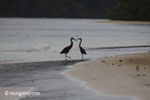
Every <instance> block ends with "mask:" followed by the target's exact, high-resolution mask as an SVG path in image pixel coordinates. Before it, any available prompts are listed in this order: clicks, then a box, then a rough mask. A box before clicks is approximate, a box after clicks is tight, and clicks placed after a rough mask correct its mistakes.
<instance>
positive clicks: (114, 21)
mask: <svg viewBox="0 0 150 100" xmlns="http://www.w3.org/2000/svg"><path fill="white" fill-rule="evenodd" d="M97 23H109V24H150V22H149V21H118V20H108V21H102V22H97Z"/></svg>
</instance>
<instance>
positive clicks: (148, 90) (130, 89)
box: [66, 52, 150, 100]
mask: <svg viewBox="0 0 150 100" xmlns="http://www.w3.org/2000/svg"><path fill="white" fill-rule="evenodd" d="M66 74H67V75H69V76H71V77H74V78H77V79H79V80H81V81H83V82H85V84H86V86H88V87H89V88H91V89H94V90H96V91H98V92H99V93H102V94H104V95H123V96H132V97H135V98H137V100H149V98H150V95H149V94H150V52H147V53H136V54H127V55H121V56H111V57H103V58H99V59H97V60H93V61H87V62H83V63H81V64H77V65H75V66H74V67H73V69H71V70H68V71H66Z"/></svg>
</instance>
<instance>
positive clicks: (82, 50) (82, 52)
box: [77, 38, 87, 60]
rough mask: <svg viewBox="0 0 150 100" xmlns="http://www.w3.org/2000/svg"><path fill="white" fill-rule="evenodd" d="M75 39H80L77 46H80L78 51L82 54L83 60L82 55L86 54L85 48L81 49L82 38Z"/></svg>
mask: <svg viewBox="0 0 150 100" xmlns="http://www.w3.org/2000/svg"><path fill="white" fill-rule="evenodd" d="M77 40H80V43H79V48H80V52H81V54H82V60H83V55H84V54H85V55H87V53H86V51H85V49H83V47H81V43H82V38H78V39H77Z"/></svg>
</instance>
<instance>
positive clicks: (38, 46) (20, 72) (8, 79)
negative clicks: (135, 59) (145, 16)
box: [0, 18, 150, 100]
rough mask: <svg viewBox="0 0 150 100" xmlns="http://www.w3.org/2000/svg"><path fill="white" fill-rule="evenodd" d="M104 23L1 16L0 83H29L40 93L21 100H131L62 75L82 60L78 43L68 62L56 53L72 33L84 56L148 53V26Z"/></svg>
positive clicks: (26, 84) (65, 44) (92, 20)
mask: <svg viewBox="0 0 150 100" xmlns="http://www.w3.org/2000/svg"><path fill="white" fill-rule="evenodd" d="M103 21H105V20H103V19H46V18H41V19H24V18H0V63H1V64H0V87H34V88H36V91H38V92H40V93H41V95H40V96H33V97H26V98H22V100H43V99H44V100H134V99H133V98H132V97H128V96H107V95H105V96H104V95H97V94H96V93H94V92H93V91H91V90H88V89H86V88H84V87H83V85H81V84H80V82H77V81H74V80H71V79H69V78H67V77H66V76H65V75H64V74H62V72H63V71H65V70H66V69H68V68H70V67H66V66H70V65H72V64H75V63H78V62H80V59H81V54H80V51H79V48H78V44H79V41H77V42H74V46H73V48H72V50H71V51H70V53H69V54H68V55H69V56H70V57H71V59H69V62H65V61H64V55H60V51H61V50H62V49H63V48H64V47H65V46H68V45H69V44H70V38H71V37H74V38H79V37H81V38H83V43H82V46H83V47H84V48H85V49H86V51H87V54H88V55H86V56H84V58H85V59H95V58H97V57H103V56H112V55H120V54H128V53H136V52H147V51H150V46H149V45H150V28H149V27H150V25H144V24H143V25H136V24H135V25H128V24H109V23H98V22H103ZM143 45H146V46H143ZM116 46H117V48H115V47H116ZM128 46H129V47H128ZM138 46H140V47H138ZM103 47H106V48H103ZM109 47H111V48H109ZM124 47H126V48H124ZM41 61H42V62H41ZM15 62H22V63H15ZM23 62H26V63H23ZM7 63H8V64H7ZM0 99H1V97H0Z"/></svg>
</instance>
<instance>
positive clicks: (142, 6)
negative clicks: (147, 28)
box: [106, 0, 150, 21]
mask: <svg viewBox="0 0 150 100" xmlns="http://www.w3.org/2000/svg"><path fill="white" fill-rule="evenodd" d="M149 11H150V0H117V5H116V6H115V7H114V8H113V9H112V10H111V11H109V12H108V14H107V15H106V16H107V17H108V18H111V19H117V20H118V19H119V20H143V21H149V20H150V13H149Z"/></svg>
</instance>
